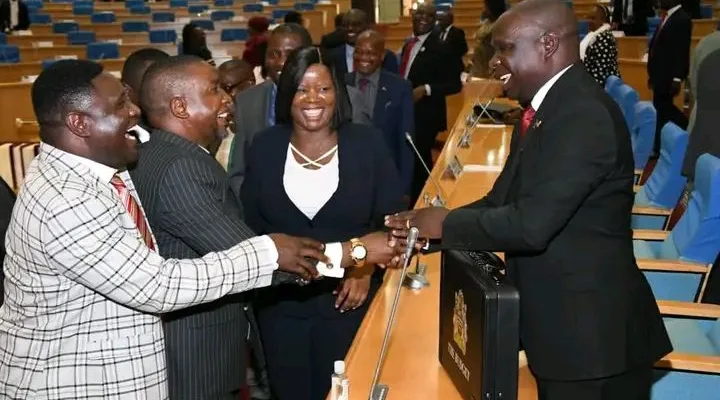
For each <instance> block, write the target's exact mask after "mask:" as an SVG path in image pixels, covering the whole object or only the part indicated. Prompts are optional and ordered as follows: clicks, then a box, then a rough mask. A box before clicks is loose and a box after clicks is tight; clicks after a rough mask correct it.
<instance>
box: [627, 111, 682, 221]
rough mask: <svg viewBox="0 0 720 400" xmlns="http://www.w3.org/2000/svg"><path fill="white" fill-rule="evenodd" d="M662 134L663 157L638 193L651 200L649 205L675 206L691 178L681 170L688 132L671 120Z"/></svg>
mask: <svg viewBox="0 0 720 400" xmlns="http://www.w3.org/2000/svg"><path fill="white" fill-rule="evenodd" d="M661 135H662V138H661V142H660V157H659V158H658V162H657V164H655V168H654V169H653V171H652V174H650V178H648V180H647V181H646V182H645V184H644V185H643V186H642V189H640V193H638V194H637V196H638V198H644V199H647V200H646V203H645V205H649V206H654V207H662V208H672V207H673V206H675V204H677V201H678V199H679V198H680V195H681V194H682V191H683V188H684V187H685V184H686V183H687V178H685V177H684V176H682V175H681V174H680V170H681V169H682V161H683V158H684V157H685V150H686V149H687V144H688V133H687V132H686V131H685V130H683V129H681V128H680V127H679V126H677V125H675V124H674V123H672V122H668V123H667V124H665V126H664V127H663V129H662V131H661ZM651 145H652V141H651ZM637 203H638V201H637V199H636V204H637Z"/></svg>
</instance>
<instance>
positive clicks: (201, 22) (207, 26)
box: [192, 19, 215, 31]
mask: <svg viewBox="0 0 720 400" xmlns="http://www.w3.org/2000/svg"><path fill="white" fill-rule="evenodd" d="M192 23H193V24H195V26H197V27H199V28H202V29H203V30H206V31H214V30H215V23H214V22H212V20H209V19H195V20H192Z"/></svg>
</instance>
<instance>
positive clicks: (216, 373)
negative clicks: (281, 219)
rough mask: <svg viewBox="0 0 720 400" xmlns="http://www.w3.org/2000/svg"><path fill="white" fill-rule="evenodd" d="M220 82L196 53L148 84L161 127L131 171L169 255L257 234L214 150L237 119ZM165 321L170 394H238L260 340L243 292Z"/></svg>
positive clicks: (151, 117) (195, 253)
mask: <svg viewBox="0 0 720 400" xmlns="http://www.w3.org/2000/svg"><path fill="white" fill-rule="evenodd" d="M218 87H219V83H218V72H217V70H216V69H215V68H213V67H211V66H210V65H208V64H207V63H204V62H203V61H202V60H201V59H200V58H195V57H189V56H179V57H172V58H170V59H167V60H161V61H158V62H157V63H156V64H154V65H153V66H152V67H150V69H149V70H148V72H147V75H146V76H145V78H144V80H143V84H142V87H141V92H140V105H141V108H142V110H143V114H144V115H145V117H146V119H147V121H148V122H149V123H150V125H151V126H152V127H153V128H154V130H153V131H152V134H151V139H150V141H149V142H147V143H144V144H143V145H142V146H141V149H140V151H139V156H138V162H137V165H136V166H135V167H134V168H132V169H131V170H130V175H131V176H132V178H133V182H135V187H136V189H137V191H138V194H139V195H140V199H141V200H142V202H143V206H144V207H145V211H146V215H147V218H148V220H149V222H150V225H151V226H152V228H153V232H154V233H155V237H156V238H157V241H158V247H159V251H160V254H161V255H162V256H164V257H180V258H188V257H200V256H202V255H204V254H206V253H209V252H211V251H216V250H222V249H225V248H227V247H229V246H231V245H232V244H233V243H236V242H237V241H239V240H243V239H246V238H249V237H252V236H254V235H253V233H252V232H251V231H250V229H249V228H248V227H247V226H246V225H245V223H243V221H242V217H241V214H240V211H239V209H238V207H237V204H238V202H237V200H235V195H234V194H233V192H232V191H231V190H230V188H229V182H228V176H227V173H226V172H225V170H224V169H223V167H222V166H221V165H220V164H219V163H218V162H217V161H216V160H215V159H214V158H213V156H212V155H211V154H210V152H209V151H208V150H209V149H211V148H213V145H214V144H217V143H219V142H220V141H221V140H222V139H223V138H224V136H225V126H226V123H227V121H231V120H232V115H231V110H232V101H231V99H230V97H229V96H228V95H227V94H226V93H225V92H224V91H223V90H217V88H218ZM163 320H164V322H165V343H166V357H167V362H168V380H169V387H170V399H171V400H209V399H212V400H215V399H218V400H219V399H237V394H236V393H235V392H236V391H237V390H238V389H239V388H240V385H241V383H243V382H244V377H245V366H246V352H245V345H246V338H248V337H250V335H252V336H253V338H254V337H255V332H253V329H250V327H251V326H252V325H254V318H253V317H252V310H250V309H249V307H248V305H247V302H246V301H245V299H244V298H243V297H242V295H239V296H235V297H228V298H225V299H223V300H220V301H217V302H214V303H210V304H207V305H203V306H200V307H194V308H190V309H186V310H182V311H181V312H176V313H172V314H166V315H165V316H164V317H163ZM251 323H252V324H251ZM254 342H255V343H258V341H257V340H255V341H254ZM256 349H257V346H254V350H255V351H253V353H254V354H257V353H260V352H259V351H257V350H256Z"/></svg>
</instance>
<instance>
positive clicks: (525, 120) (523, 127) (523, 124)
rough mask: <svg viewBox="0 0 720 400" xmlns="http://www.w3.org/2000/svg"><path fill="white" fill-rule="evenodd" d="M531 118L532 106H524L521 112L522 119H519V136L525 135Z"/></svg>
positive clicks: (532, 114)
mask: <svg viewBox="0 0 720 400" xmlns="http://www.w3.org/2000/svg"><path fill="white" fill-rule="evenodd" d="M533 118H535V109H534V108H532V106H527V107H525V109H524V110H523V112H522V119H521V120H520V137H523V136H525V133H527V130H528V128H530V122H532V120H533Z"/></svg>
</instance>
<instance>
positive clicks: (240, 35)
mask: <svg viewBox="0 0 720 400" xmlns="http://www.w3.org/2000/svg"><path fill="white" fill-rule="evenodd" d="M248 37H250V33H249V32H248V30H247V29H245V28H229V29H223V30H222V31H221V32H220V41H222V42H234V41H245V40H248Z"/></svg>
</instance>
